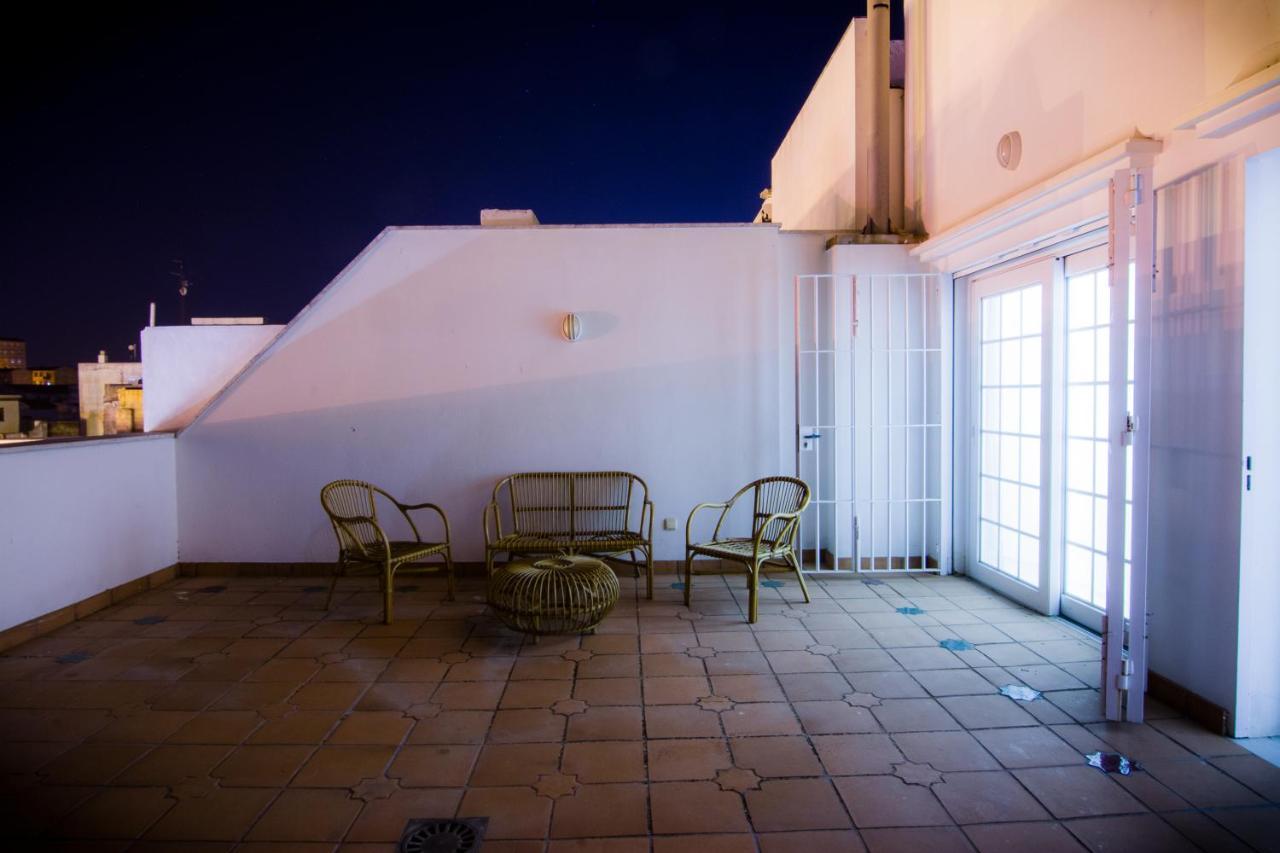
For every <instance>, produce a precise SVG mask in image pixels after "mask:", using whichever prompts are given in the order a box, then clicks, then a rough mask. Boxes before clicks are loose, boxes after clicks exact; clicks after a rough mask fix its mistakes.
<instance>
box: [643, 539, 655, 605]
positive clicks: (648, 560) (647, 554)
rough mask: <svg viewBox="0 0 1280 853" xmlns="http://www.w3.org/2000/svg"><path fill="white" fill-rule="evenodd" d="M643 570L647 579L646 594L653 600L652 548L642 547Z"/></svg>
mask: <svg viewBox="0 0 1280 853" xmlns="http://www.w3.org/2000/svg"><path fill="white" fill-rule="evenodd" d="M644 572H645V577H646V578H648V580H647V594H648V596H649V600H650V601H653V548H652V547H649V548H645V549H644Z"/></svg>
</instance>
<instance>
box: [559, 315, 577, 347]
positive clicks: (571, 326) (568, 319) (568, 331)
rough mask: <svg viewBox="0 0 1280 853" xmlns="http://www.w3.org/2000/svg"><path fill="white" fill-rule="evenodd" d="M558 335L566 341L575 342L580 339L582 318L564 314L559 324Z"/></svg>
mask: <svg viewBox="0 0 1280 853" xmlns="http://www.w3.org/2000/svg"><path fill="white" fill-rule="evenodd" d="M560 334H562V335H564V339H565V340H566V341H576V340H578V339H579V338H581V337H582V318H581V317H579V316H578V315H577V314H565V315H564V321H563V322H561V323H560Z"/></svg>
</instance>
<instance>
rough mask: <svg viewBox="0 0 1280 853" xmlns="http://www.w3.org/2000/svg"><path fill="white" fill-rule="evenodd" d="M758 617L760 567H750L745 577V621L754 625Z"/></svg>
mask: <svg viewBox="0 0 1280 853" xmlns="http://www.w3.org/2000/svg"><path fill="white" fill-rule="evenodd" d="M759 615H760V566H759V565H755V566H752V567H751V573H750V574H749V575H748V576H747V621H748V622H750V623H751V624H753V625H754V624H755V622H756V619H757V617H759Z"/></svg>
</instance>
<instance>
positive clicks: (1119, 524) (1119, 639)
mask: <svg viewBox="0 0 1280 853" xmlns="http://www.w3.org/2000/svg"><path fill="white" fill-rule="evenodd" d="M1129 175H1130V170H1129V169H1127V168H1126V169H1120V170H1117V171H1116V173H1115V176H1114V177H1113V178H1112V179H1111V196H1110V198H1111V222H1110V225H1111V227H1110V241H1111V243H1110V248H1111V252H1110V255H1111V258H1110V270H1109V275H1110V282H1109V284H1110V295H1111V313H1110V320H1111V330H1110V331H1111V363H1110V365H1109V367H1108V378H1109V380H1110V385H1109V386H1108V391H1109V392H1110V393H1109V402H1108V406H1109V408H1110V411H1109V413H1108V422H1107V433H1108V435H1107V448H1108V453H1107V616H1106V621H1105V623H1104V625H1103V627H1104V643H1103V648H1104V649H1105V650H1106V651H1105V659H1104V662H1103V681H1102V688H1103V697H1104V709H1105V712H1106V716H1107V719H1108V720H1121V719H1123V718H1124V713H1123V707H1122V697H1121V686H1122V685H1121V680H1120V679H1121V676H1122V675H1123V673H1124V670H1123V666H1124V662H1123V649H1124V616H1125V613H1124V540H1125V530H1124V481H1125V458H1124V454H1125V443H1126V424H1127V418H1128V399H1127V398H1128V388H1127V387H1126V386H1127V384H1128V383H1127V382H1126V379H1127V376H1126V373H1127V372H1128V371H1127V368H1128V355H1129V352H1128V349H1129V317H1128V314H1129V204H1128V201H1127V199H1126V193H1127V190H1128V187H1129ZM1117 379H1119V381H1117Z"/></svg>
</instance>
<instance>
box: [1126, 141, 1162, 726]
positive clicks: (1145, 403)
mask: <svg viewBox="0 0 1280 853" xmlns="http://www.w3.org/2000/svg"><path fill="white" fill-rule="evenodd" d="M1137 173H1138V198H1137V221H1136V223H1135V225H1136V231H1137V234H1136V241H1135V242H1136V246H1135V250H1134V289H1135V293H1134V306H1133V313H1134V323H1133V409H1134V411H1133V416H1134V418H1135V420H1136V421H1137V426H1138V430H1137V432H1136V433H1134V434H1133V436H1132V442H1131V445H1130V446H1131V448H1132V451H1131V452H1132V453H1133V510H1132V517H1131V518H1130V523H1131V525H1132V529H1131V530H1130V531H1129V535H1130V537H1131V545H1130V554H1129V558H1130V559H1129V665H1130V668H1131V670H1132V672H1131V674H1130V676H1129V696H1128V701H1127V702H1126V718H1127V719H1128V720H1129V722H1132V723H1140V722H1142V720H1143V717H1144V715H1145V701H1144V697H1145V695H1146V690H1147V514H1148V507H1149V502H1148V493H1147V489H1148V486H1149V481H1148V477H1149V476H1150V461H1151V427H1150V424H1151V294H1152V291H1154V289H1155V233H1156V223H1155V217H1156V210H1155V204H1156V197H1155V189H1154V184H1153V181H1152V174H1151V165H1150V163H1144V164H1143V165H1142V166H1141V167H1140V168H1138V169H1137ZM1126 284H1127V282H1126ZM1123 498H1124V496H1123V495H1121V499H1122V502H1123ZM1121 551H1122V555H1123V546H1121Z"/></svg>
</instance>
